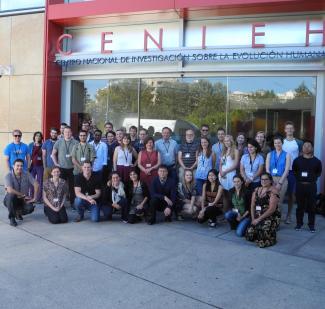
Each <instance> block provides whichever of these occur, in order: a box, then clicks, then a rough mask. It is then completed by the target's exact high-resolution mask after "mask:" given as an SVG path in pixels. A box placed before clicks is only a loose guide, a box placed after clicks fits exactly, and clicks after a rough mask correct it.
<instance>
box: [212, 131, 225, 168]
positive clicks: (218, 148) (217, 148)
mask: <svg viewBox="0 0 325 309" xmlns="http://www.w3.org/2000/svg"><path fill="white" fill-rule="evenodd" d="M225 134H226V131H225V129H224V128H218V129H217V138H218V142H216V143H215V144H214V145H213V146H212V151H213V152H214V154H215V156H216V165H215V169H216V171H217V173H219V168H220V159H221V156H222V149H223V147H224V145H223V142H224V139H225Z"/></svg>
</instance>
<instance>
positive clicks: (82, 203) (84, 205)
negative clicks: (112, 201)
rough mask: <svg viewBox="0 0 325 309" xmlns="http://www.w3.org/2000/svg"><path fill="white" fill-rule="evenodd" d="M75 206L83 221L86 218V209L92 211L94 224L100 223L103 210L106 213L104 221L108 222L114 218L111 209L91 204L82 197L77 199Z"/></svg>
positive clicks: (91, 216) (91, 215) (91, 217)
mask: <svg viewBox="0 0 325 309" xmlns="http://www.w3.org/2000/svg"><path fill="white" fill-rule="evenodd" d="M74 205H75V207H76V209H77V211H78V214H79V216H80V217H81V219H83V218H84V213H85V209H90V211H91V214H90V219H91V221H93V222H99V218H100V211H101V210H102V212H103V213H104V220H108V219H109V218H110V217H111V216H112V209H111V208H109V207H107V206H101V205H100V204H90V203H89V202H88V201H86V200H84V199H81V198H80V197H76V198H75V201H74Z"/></svg>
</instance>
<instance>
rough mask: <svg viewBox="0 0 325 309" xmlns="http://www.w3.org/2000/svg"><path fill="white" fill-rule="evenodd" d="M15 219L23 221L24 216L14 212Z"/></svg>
mask: <svg viewBox="0 0 325 309" xmlns="http://www.w3.org/2000/svg"><path fill="white" fill-rule="evenodd" d="M16 219H17V220H19V221H23V220H24V218H23V216H22V215H21V214H16Z"/></svg>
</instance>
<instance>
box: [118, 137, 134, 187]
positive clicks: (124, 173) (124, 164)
mask: <svg viewBox="0 0 325 309" xmlns="http://www.w3.org/2000/svg"><path fill="white" fill-rule="evenodd" d="M137 158H138V154H137V152H136V151H135V149H134V148H133V147H132V146H131V139H130V136H129V135H124V136H123V138H122V144H121V145H120V146H117V147H116V148H115V151H114V156H113V169H114V171H116V172H117V173H118V174H119V175H120V177H121V180H122V181H123V182H124V183H127V182H128V181H129V178H130V172H131V171H132V170H134V167H135V166H136V164H137ZM133 159H134V160H135V164H133V161H134V160H133Z"/></svg>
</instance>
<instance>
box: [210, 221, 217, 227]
mask: <svg viewBox="0 0 325 309" xmlns="http://www.w3.org/2000/svg"><path fill="white" fill-rule="evenodd" d="M209 226H210V227H216V226H217V223H215V222H210V223H209Z"/></svg>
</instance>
